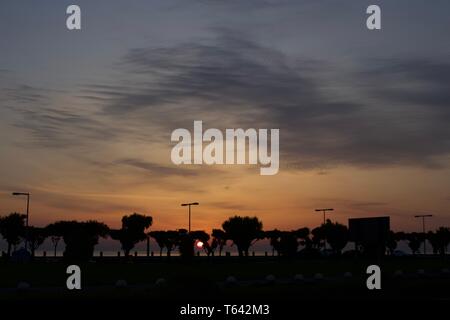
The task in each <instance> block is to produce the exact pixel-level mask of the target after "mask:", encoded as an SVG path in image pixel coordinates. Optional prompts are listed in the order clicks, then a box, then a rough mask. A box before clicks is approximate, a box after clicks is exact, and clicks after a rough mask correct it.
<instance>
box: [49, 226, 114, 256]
mask: <svg viewBox="0 0 450 320" xmlns="http://www.w3.org/2000/svg"><path fill="white" fill-rule="evenodd" d="M47 230H48V232H49V235H50V236H61V237H62V238H63V240H64V243H65V244H66V248H65V250H64V258H65V259H66V260H68V261H87V260H89V259H90V258H91V257H92V256H93V253H94V247H95V245H97V244H98V240H99V237H103V238H104V237H106V236H107V235H108V232H109V228H108V227H107V226H106V225H105V224H104V223H101V222H97V221H87V222H78V221H59V222H55V223H53V224H50V225H49V226H47Z"/></svg>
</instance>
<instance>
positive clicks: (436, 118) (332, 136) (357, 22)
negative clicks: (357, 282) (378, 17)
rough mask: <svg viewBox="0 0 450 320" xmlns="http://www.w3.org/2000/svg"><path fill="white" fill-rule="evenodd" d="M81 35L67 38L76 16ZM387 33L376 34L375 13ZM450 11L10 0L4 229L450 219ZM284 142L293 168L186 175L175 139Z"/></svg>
mask: <svg viewBox="0 0 450 320" xmlns="http://www.w3.org/2000/svg"><path fill="white" fill-rule="evenodd" d="M72 3H76V4H78V5H79V6H80V7H81V10H82V30H81V31H68V30H67V29H66V27H65V20H66V17H67V15H66V14H65V11H66V7H67V6H68V5H69V4H72ZM372 3H377V4H379V5H380V6H381V8H382V30H381V31H369V30H367V28H366V24H365V20H366V17H367V15H366V14H365V11H366V8H367V6H368V5H369V4H372ZM449 12H450V2H448V1H439V0H436V1H433V2H432V3H430V2H427V1H411V0H408V1H406V0H399V1H361V0H358V1H331V0H330V1H302V0H296V1H288V0H245V1H242V0H228V1H221V0H198V1H193V0H191V1H187V0H177V1H172V0H159V1H133V0H131V1H130V0H129V1H111V0H108V1H80V0H77V1H2V2H1V3H0V39H1V41H0V108H1V116H0V137H1V138H0V141H1V143H0V215H3V214H7V213H10V212H14V211H19V212H24V209H25V199H24V198H19V197H13V196H11V192H13V191H25V192H30V193H31V194H32V196H31V211H30V214H31V215H30V223H31V224H32V225H37V226H44V225H46V224H48V223H50V222H53V221H56V220H73V219H77V220H88V219H96V220H99V221H103V222H105V223H107V224H108V225H109V226H111V227H118V226H119V225H120V219H121V217H122V216H123V215H125V214H131V213H133V212H139V213H143V214H149V215H151V216H152V217H153V219H154V223H153V226H152V229H153V230H157V229H177V228H187V222H188V221H187V209H186V208H185V207H181V206H180V204H181V203H182V202H191V201H198V202H200V206H198V207H195V208H193V220H192V228H193V229H204V230H206V231H210V230H211V229H212V228H217V227H220V225H221V223H222V222H223V221H224V220H225V219H226V218H227V217H229V216H232V215H236V214H237V215H251V216H254V215H256V216H258V217H259V218H260V219H261V220H262V221H263V224H264V227H265V229H273V228H279V229H286V230H290V229H297V228H299V227H303V226H308V227H313V226H317V225H318V224H319V223H321V221H322V215H321V214H318V213H316V212H314V209H315V208H317V207H332V208H335V211H334V212H333V213H332V214H330V218H331V219H332V220H333V221H339V222H341V223H345V224H347V219H348V218H351V217H365V216H380V215H389V216H391V226H392V228H393V229H395V230H400V229H402V230H405V231H415V230H421V224H420V221H418V220H417V219H414V218H413V216H414V215H415V214H421V213H432V214H433V215H434V217H433V218H432V219H431V220H429V221H428V223H427V226H428V228H430V229H434V228H437V227H438V226H443V225H445V226H449V220H450V210H449V207H450V167H449V163H450V125H449V122H450V90H449V88H450V41H449V35H448V32H449V30H450V19H449ZM194 120H202V121H203V125H204V127H205V129H206V128H219V129H225V128H244V129H247V128H256V129H258V128H268V129H270V128H279V129H280V171H279V173H278V174H277V175H274V176H261V175H260V174H259V166H248V165H245V166H239V165H228V166H206V165H195V166H194V165H192V166H186V165H185V166H176V165H174V164H172V162H171V159H170V151H171V149H172V147H173V146H174V143H172V142H171V141H170V135H171V133H172V131H173V130H175V129H177V128H187V129H189V130H193V121H194Z"/></svg>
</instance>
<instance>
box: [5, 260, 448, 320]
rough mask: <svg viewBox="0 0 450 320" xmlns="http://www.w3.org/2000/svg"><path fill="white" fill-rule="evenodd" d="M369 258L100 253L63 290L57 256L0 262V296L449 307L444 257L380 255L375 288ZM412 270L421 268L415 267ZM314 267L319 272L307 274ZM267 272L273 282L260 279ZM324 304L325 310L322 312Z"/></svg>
mask: <svg viewBox="0 0 450 320" xmlns="http://www.w3.org/2000/svg"><path fill="white" fill-rule="evenodd" d="M122 259H123V258H122ZM370 264H374V263H373V262H370V261H364V260H358V259H355V258H348V259H344V258H327V259H313V260H308V259H294V260H288V259H279V258H276V257H275V258H273V257H248V258H246V259H239V258H238V257H215V258H212V259H208V258H206V257H195V259H193V260H192V261H191V262H183V261H181V260H180V258H179V257H172V258H171V260H170V261H168V260H167V258H165V257H163V258H162V259H160V258H159V257H153V258H138V259H135V260H134V261H130V262H126V261H124V260H120V259H118V258H110V259H109V260H108V259H107V258H104V259H103V260H96V261H95V262H94V261H93V262H90V263H86V264H80V267H81V270H82V290H79V291H77V290H74V291H69V290H67V289H66V287H65V284H66V279H67V276H68V275H67V274H66V268H67V265H68V264H67V263H64V262H63V261H44V260H43V259H37V260H36V261H34V262H32V263H28V264H13V263H7V262H1V263H0V303H6V304H10V305H23V304H24V303H26V305H35V306H39V307H42V308H45V307H51V306H52V305H55V304H57V305H59V306H61V305H64V304H65V303H71V304H73V303H84V304H86V303H88V304H92V305H101V304H102V303H105V302H106V304H107V305H108V306H110V307H117V308H119V306H125V305H127V304H129V305H135V306H136V305H142V304H143V303H144V305H147V306H148V307H149V308H151V309H153V310H157V311H159V312H165V313H166V315H167V318H168V319H171V318H176V317H178V314H177V313H178V311H179V307H180V306H182V305H185V304H187V303H190V304H191V305H192V304H198V305H221V304H225V303H227V304H232V303H243V304H266V303H267V304H270V305H271V307H272V311H273V313H272V315H274V314H277V313H281V312H288V310H290V309H293V310H297V308H300V309H301V308H308V307H314V308H317V307H318V308H319V309H320V308H322V306H333V305H334V306H350V305H352V306H353V305H355V304H357V305H358V304H359V305H366V304H368V303H370V305H371V306H373V305H374V304H375V305H380V306H383V305H384V306H386V305H388V304H394V305H396V306H405V308H409V310H414V309H411V306H412V307H413V308H417V306H419V305H421V306H426V305H428V304H431V305H434V306H436V305H439V304H441V305H446V306H450V274H448V273H445V272H442V270H443V269H450V258H449V257H446V258H445V259H444V258H442V257H426V258H425V257H409V256H408V257H387V258H385V259H384V260H383V261H382V262H381V263H380V267H381V270H382V278H381V286H382V289H381V290H368V289H367V287H366V279H367V277H368V275H367V274H366V268H367V266H368V265H370ZM418 269H423V270H424V272H425V273H424V274H418V273H417V270H418ZM396 270H402V271H403V275H402V276H396V275H395V271H396ZM345 272H351V273H352V277H344V273H345ZM316 273H321V274H323V276H324V278H323V279H322V280H320V279H315V277H314V275H315V274H316ZM269 274H271V275H273V276H274V277H275V281H267V280H266V276H267V275H269ZM295 274H302V275H303V277H304V280H303V281H298V280H294V275H295ZM228 276H233V277H235V278H236V279H237V282H236V283H234V284H229V283H228V282H227V281H225V279H226V278H227V277H228ZM159 278H164V280H165V281H164V283H157V279H159ZM117 280H125V281H126V282H127V286H125V287H117V286H116V282H117ZM19 282H27V283H28V284H30V288H29V289H27V290H20V289H18V288H17V285H18V283H19ZM316 306H317V307H316ZM158 308H159V309H158ZM325 309H326V308H325ZM122 310H123V309H122ZM330 310H333V309H328V310H322V311H328V312H329V311H330ZM374 311H376V310H374ZM261 317H262V316H259V318H261ZM225 318H226V319H228V318H227V317H225ZM244 318H245V319H248V318H249V317H244ZM262 318H264V317H262ZM266 318H267V317H266ZM234 319H236V317H234Z"/></svg>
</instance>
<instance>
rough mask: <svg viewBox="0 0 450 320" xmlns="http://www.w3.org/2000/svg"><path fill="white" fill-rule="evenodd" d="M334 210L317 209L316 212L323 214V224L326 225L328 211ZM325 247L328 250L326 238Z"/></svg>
mask: <svg viewBox="0 0 450 320" xmlns="http://www.w3.org/2000/svg"><path fill="white" fill-rule="evenodd" d="M333 210H334V209H333V208H320V209H316V210H315V211H316V212H323V224H324V225H325V222H326V220H325V214H326V213H327V211H333ZM323 246H324V249H325V250H326V249H327V239H326V238H325V239H324V244H323Z"/></svg>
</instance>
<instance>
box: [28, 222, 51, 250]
mask: <svg viewBox="0 0 450 320" xmlns="http://www.w3.org/2000/svg"><path fill="white" fill-rule="evenodd" d="M26 237H27V239H28V245H29V247H30V249H31V256H32V257H34V255H35V252H36V249H37V248H39V247H40V246H41V245H42V244H43V243H44V241H45V239H46V238H47V230H46V229H45V228H38V227H28V231H27V232H26Z"/></svg>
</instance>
